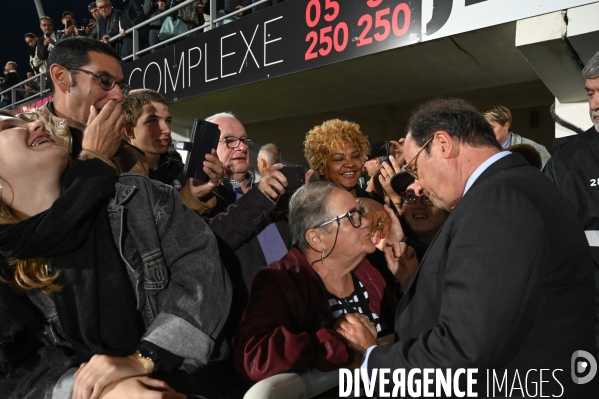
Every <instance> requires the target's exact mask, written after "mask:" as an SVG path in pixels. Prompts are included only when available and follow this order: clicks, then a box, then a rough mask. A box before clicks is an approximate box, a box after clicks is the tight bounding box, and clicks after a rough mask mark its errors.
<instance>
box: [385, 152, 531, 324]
mask: <svg viewBox="0 0 599 399" xmlns="http://www.w3.org/2000/svg"><path fill="white" fill-rule="evenodd" d="M519 166H530V165H529V163H528V162H527V161H526V160H525V159H524V157H522V155H520V154H511V155H507V156H505V157H503V158H501V159H500V160H498V161H497V162H495V163H493V164H492V165H491V166H489V167H488V168H487V169H486V170H485V171H484V172H483V173H482V174H481V175H480V176H479V177H478V179H476V181H475V182H474V184H473V185H472V187H470V190H468V192H470V191H471V190H472V189H473V188H474V187H476V185H477V184H480V183H481V182H482V181H484V180H485V179H487V178H489V177H490V176H492V175H494V174H495V173H498V172H500V171H502V170H504V169H509V168H514V167H519ZM466 194H467V193H466ZM449 217H451V214H450V215H449ZM446 224H447V220H446V221H445V223H444V224H443V226H441V228H440V229H439V231H438V232H437V234H436V235H435V238H433V241H431V244H430V245H429V246H428V249H427V251H426V253H425V254H424V256H423V257H422V260H421V261H420V264H419V265H418V269H416V272H415V273H414V277H413V278H412V282H411V283H410V285H409V286H408V288H407V289H406V292H405V294H404V295H403V297H402V298H401V301H400V302H399V306H398V307H397V314H399V313H401V312H402V311H403V310H404V309H405V308H406V307H407V306H408V303H409V300H407V299H406V297H412V295H413V292H412V291H413V289H414V287H415V285H416V280H417V279H418V274H419V273H420V269H421V268H422V265H423V264H424V262H425V261H426V258H427V256H428V253H429V251H430V249H431V247H432V246H433V245H434V244H435V241H436V240H437V237H439V234H441V232H442V231H443V229H444V228H445V226H446Z"/></svg>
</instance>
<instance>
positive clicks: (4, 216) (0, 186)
mask: <svg viewBox="0 0 599 399" xmlns="http://www.w3.org/2000/svg"><path fill="white" fill-rule="evenodd" d="M4 182H5V183H6V184H8V187H10V189H11V191H12V186H11V185H10V183H8V182H7V181H6V180H4ZM2 188H3V187H2V180H0V201H1V200H2ZM14 200H15V193H14V191H13V193H12V201H10V205H6V206H7V207H8V208H10V207H11V206H12V203H13V201H14ZM5 204H6V203H5ZM0 217H2V218H4V219H10V218H12V215H11V214H10V213H9V214H5V213H4V212H2V211H0Z"/></svg>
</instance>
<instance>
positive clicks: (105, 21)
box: [94, 0, 121, 47]
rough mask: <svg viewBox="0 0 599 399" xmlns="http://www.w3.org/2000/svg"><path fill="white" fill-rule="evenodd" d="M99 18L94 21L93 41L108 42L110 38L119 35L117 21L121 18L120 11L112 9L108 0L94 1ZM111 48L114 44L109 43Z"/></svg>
mask: <svg viewBox="0 0 599 399" xmlns="http://www.w3.org/2000/svg"><path fill="white" fill-rule="evenodd" d="M96 5H97V6H98V11H100V16H99V17H98V19H97V20H96V27H97V28H96V32H95V34H96V36H94V39H98V40H102V41H104V42H108V40H110V38H111V37H114V36H116V35H118V33H119V19H120V17H121V11H120V10H115V9H113V8H112V3H111V2H110V0H98V1H96ZM111 45H112V47H115V46H114V43H111Z"/></svg>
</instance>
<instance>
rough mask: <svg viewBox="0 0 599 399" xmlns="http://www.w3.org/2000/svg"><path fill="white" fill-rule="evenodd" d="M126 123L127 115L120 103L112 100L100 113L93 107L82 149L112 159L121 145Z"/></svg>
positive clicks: (84, 134) (84, 133)
mask: <svg viewBox="0 0 599 399" xmlns="http://www.w3.org/2000/svg"><path fill="white" fill-rule="evenodd" d="M124 123H125V114H123V108H122V107H121V104H120V103H117V102H116V101H114V100H110V101H109V102H108V103H107V104H106V105H105V106H104V108H102V110H101V111H100V113H98V111H97V110H96V108H95V107H94V106H93V105H92V106H91V107H90V113H89V118H88V120H87V126H86V128H85V131H84V132H83V141H82V143H81V147H82V148H83V149H84V150H90V151H93V152H95V153H97V154H100V155H102V156H103V157H105V158H112V157H113V156H114V154H116V152H117V150H118V148H119V145H120V144H121V141H122V138H123V136H122V133H121V132H122V129H123V126H124Z"/></svg>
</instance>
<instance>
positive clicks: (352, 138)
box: [304, 119, 370, 179]
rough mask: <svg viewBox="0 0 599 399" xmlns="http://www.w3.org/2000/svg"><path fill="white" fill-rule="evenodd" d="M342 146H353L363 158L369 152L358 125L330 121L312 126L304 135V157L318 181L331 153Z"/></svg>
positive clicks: (337, 120)
mask: <svg viewBox="0 0 599 399" xmlns="http://www.w3.org/2000/svg"><path fill="white" fill-rule="evenodd" d="M344 144H351V145H354V146H355V147H356V148H357V149H358V151H360V156H364V155H365V154H367V153H368V151H369V150H370V144H369V143H368V136H365V135H364V134H363V133H362V131H360V125H358V124H357V123H353V122H349V121H342V120H340V119H331V120H328V121H326V122H324V123H323V124H322V125H318V126H314V128H313V129H312V130H310V131H309V132H308V134H306V140H305V141H304V156H305V157H306V160H307V161H308V163H309V164H310V168H312V169H314V172H315V173H316V176H318V178H319V179H322V172H323V171H324V168H325V166H326V164H327V160H328V159H329V156H330V155H331V151H332V150H333V149H335V148H337V147H340V146H343V145H344Z"/></svg>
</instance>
